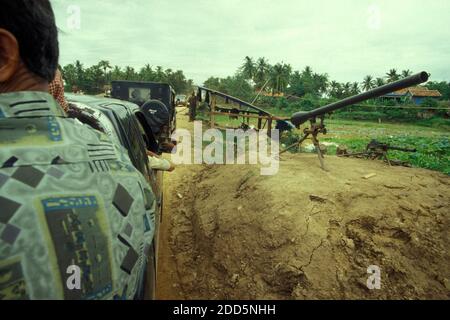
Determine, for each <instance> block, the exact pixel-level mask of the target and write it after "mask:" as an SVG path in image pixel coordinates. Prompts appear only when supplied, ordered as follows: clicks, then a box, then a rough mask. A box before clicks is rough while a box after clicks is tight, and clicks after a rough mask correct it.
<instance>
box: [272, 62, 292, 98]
mask: <svg viewBox="0 0 450 320" xmlns="http://www.w3.org/2000/svg"><path fill="white" fill-rule="evenodd" d="M291 73H292V67H291V66H290V65H289V64H285V63H277V64H276V65H274V66H273V67H272V68H271V70H270V82H271V87H272V92H274V93H282V92H284V91H285V90H286V88H287V86H288V84H289V79H290V77H291Z"/></svg>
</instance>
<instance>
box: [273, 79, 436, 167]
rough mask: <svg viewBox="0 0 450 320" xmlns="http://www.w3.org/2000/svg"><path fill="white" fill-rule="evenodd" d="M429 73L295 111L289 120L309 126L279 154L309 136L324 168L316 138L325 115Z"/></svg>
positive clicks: (417, 81) (412, 83)
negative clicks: (305, 109) (322, 105)
mask: <svg viewBox="0 0 450 320" xmlns="http://www.w3.org/2000/svg"><path fill="white" fill-rule="evenodd" d="M428 77H429V74H428V73H427V72H425V71H424V72H421V73H418V74H415V75H413V76H410V77H407V78H404V79H402V80H399V81H395V82H392V83H389V84H386V85H384V86H381V87H378V88H375V89H372V90H370V91H367V92H364V93H361V94H358V95H355V96H352V97H349V98H346V99H343V100H341V101H337V102H335V103H331V104H329V105H326V106H324V107H321V108H318V109H315V110H312V111H309V112H297V113H295V114H294V115H293V116H292V118H291V122H292V123H293V124H294V125H295V126H296V127H297V128H299V127H300V125H302V124H304V123H305V122H308V121H309V122H310V125H309V127H307V128H305V129H304V130H303V137H302V138H301V139H300V140H299V141H298V142H296V143H294V144H293V145H291V146H289V147H287V148H286V149H285V150H283V151H281V152H280V154H282V153H284V152H286V151H287V150H290V149H292V148H293V147H295V146H300V145H301V144H302V142H303V141H305V140H306V139H307V138H308V137H310V136H311V140H312V142H313V144H314V146H315V148H316V151H317V154H318V156H319V160H320V164H321V167H322V169H324V170H325V164H324V156H323V153H322V151H321V150H320V144H319V140H318V135H319V134H320V133H323V134H327V129H326V127H325V122H324V120H325V115H326V114H331V113H332V112H333V111H336V110H338V109H342V108H344V107H348V106H351V105H353V104H356V103H360V102H363V101H365V100H369V99H373V98H378V97H381V96H383V95H385V94H388V93H392V92H394V91H398V90H401V89H406V88H409V87H412V86H416V85H418V84H421V83H424V82H426V81H428Z"/></svg>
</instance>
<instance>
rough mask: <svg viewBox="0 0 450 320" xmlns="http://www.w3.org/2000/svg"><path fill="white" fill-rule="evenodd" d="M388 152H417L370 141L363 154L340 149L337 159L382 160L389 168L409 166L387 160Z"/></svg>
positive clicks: (401, 162)
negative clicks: (392, 166)
mask: <svg viewBox="0 0 450 320" xmlns="http://www.w3.org/2000/svg"><path fill="white" fill-rule="evenodd" d="M389 150H396V151H401V152H417V149H408V148H401V147H394V146H391V145H389V144H387V143H382V142H379V141H377V140H372V141H370V143H369V144H368V145H367V147H366V150H365V151H364V152H357V153H348V152H347V150H345V149H344V150H342V149H341V150H339V152H338V154H337V155H338V156H339V157H353V158H364V159H370V160H376V159H378V160H384V161H386V162H387V163H388V164H389V165H390V166H391V165H401V166H410V165H409V163H407V162H404V161H398V160H391V159H389V157H388V152H389Z"/></svg>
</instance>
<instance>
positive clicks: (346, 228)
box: [157, 112, 450, 299]
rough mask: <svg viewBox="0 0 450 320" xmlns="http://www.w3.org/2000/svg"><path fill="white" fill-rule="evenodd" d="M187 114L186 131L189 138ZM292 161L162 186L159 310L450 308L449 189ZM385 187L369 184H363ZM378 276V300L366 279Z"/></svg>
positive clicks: (417, 173) (410, 174) (371, 164)
mask: <svg viewBox="0 0 450 320" xmlns="http://www.w3.org/2000/svg"><path fill="white" fill-rule="evenodd" d="M184 113H185V112H180V113H179V115H180V116H179V123H178V126H179V127H183V128H188V129H192V126H191V125H190V124H188V123H187V122H186V118H185V117H184V116H183V114H184ZM326 164H327V167H328V169H329V171H328V172H324V171H322V170H321V169H320V167H319V163H318V159H317V157H316V156H315V155H310V154H301V155H284V156H283V157H282V162H281V164H280V172H279V173H278V175H275V176H271V177H263V176H260V174H259V173H260V171H259V167H257V166H206V165H205V166H182V167H178V168H177V170H176V171H175V172H174V173H171V174H166V176H165V179H166V180H165V204H164V205H165V213H164V214H165V216H164V218H163V224H162V230H161V232H162V233H161V247H160V257H159V265H158V268H159V270H158V288H157V297H158V298H159V299H437V298H440V299H449V298H450V268H449V262H450V250H449V249H450V248H449V244H450V242H449V230H450V217H449V214H450V210H449V208H450V188H449V186H450V178H449V177H448V176H445V175H443V174H440V173H437V172H432V171H428V170H422V169H411V168H402V167H388V166H387V165H385V164H383V163H381V162H375V161H367V160H359V159H341V158H337V157H334V156H327V157H326ZM372 173H375V174H376V176H374V177H372V178H370V179H364V178H363V176H366V175H368V174H372ZM370 265H377V266H379V267H380V268H381V289H380V290H369V289H368V288H367V285H366V281H367V278H368V276H369V275H368V274H367V268H368V267H369V266H370Z"/></svg>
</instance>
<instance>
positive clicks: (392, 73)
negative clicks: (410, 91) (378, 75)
mask: <svg viewBox="0 0 450 320" xmlns="http://www.w3.org/2000/svg"><path fill="white" fill-rule="evenodd" d="M386 78H387V81H388V82H394V81H397V80H399V79H400V75H399V74H398V73H397V69H391V70H389V72H388V73H386Z"/></svg>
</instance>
